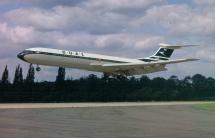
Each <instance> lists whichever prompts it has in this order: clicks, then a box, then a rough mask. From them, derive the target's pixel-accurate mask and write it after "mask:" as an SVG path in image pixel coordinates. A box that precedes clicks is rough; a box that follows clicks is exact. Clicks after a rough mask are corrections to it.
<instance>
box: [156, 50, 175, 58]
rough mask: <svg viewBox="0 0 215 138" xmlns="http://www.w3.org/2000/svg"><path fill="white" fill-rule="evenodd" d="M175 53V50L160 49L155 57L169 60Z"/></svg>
mask: <svg viewBox="0 0 215 138" xmlns="http://www.w3.org/2000/svg"><path fill="white" fill-rule="evenodd" d="M173 51H174V50H173V49H166V48H160V49H159V51H158V52H157V53H156V54H155V56H159V57H165V58H169V57H170V56H171V55H172V53H173Z"/></svg>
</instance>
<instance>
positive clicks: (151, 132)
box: [0, 102, 215, 138]
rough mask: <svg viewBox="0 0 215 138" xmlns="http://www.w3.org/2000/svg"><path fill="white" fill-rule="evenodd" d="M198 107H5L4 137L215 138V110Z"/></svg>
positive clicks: (1, 110) (0, 132)
mask: <svg viewBox="0 0 215 138" xmlns="http://www.w3.org/2000/svg"><path fill="white" fill-rule="evenodd" d="M135 104H136V106H135ZM194 104H196V103H193V102H192V103H190V102H189V103H186V102H170V103H169V102H167V103H165V102H162V103H82V104H79V103H75V104H71V103H68V104H65V103H64V104H0V138H59V137H64V138H67V137H68V138H73V137H74V138H202V137H204V138H214V137H215V112H213V111H206V110H201V109H197V108H196V107H194ZM53 105H55V107H54V106H53ZM63 105H64V106H63ZM72 105H73V106H72ZM81 105H82V106H81ZM93 105H94V106H93ZM98 105H99V106H98ZM49 106H50V108H49ZM21 107H23V108H21ZM24 107H25V108H24ZM31 107H32V108H31Z"/></svg>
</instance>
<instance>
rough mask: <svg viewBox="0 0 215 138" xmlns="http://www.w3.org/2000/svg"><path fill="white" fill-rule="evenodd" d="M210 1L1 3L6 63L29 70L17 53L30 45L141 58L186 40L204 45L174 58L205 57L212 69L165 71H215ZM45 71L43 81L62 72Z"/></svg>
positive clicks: (214, 18)
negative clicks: (167, 44) (165, 46)
mask: <svg viewBox="0 0 215 138" xmlns="http://www.w3.org/2000/svg"><path fill="white" fill-rule="evenodd" d="M210 4H213V3H211V1H199V0H194V1H193V3H190V2H189V3H188V2H186V1H182V2H180V3H171V1H168V2H167V1H166V0H150V1H149V0H134V1H132V2H131V1H129V0H117V1H115V0H108V1H107V0H99V1H98V0H80V1H79V0H72V1H66V0H46V1H42V0H38V1H33V0H28V1H26V0H23V1H15V2H14V1H10V0H9V1H8V0H4V1H1V2H0V6H2V5H3V7H4V8H5V9H7V10H4V11H3V12H2V13H1V15H2V16H1V17H0V40H1V45H0V48H1V51H0V58H1V60H0V63H1V64H2V65H4V64H16V63H22V65H23V66H25V69H27V64H24V62H21V61H20V60H18V59H16V55H17V53H18V52H20V51H21V50H23V49H25V48H30V47H48V48H57V49H68V50H77V51H85V52H92V53H100V54H107V55H115V56H123V57H132V58H137V57H138V58H139V57H145V56H150V55H151V54H152V53H153V52H155V51H156V50H157V48H158V45H157V44H158V43H160V42H164V43H171V44H175V43H185V44H201V45H202V47H201V48H192V49H184V50H181V51H176V52H175V53H174V55H173V56H174V57H176V58H181V57H187V56H189V57H196V58H201V59H202V61H199V62H198V63H199V64H200V65H201V66H202V67H204V65H205V66H208V67H210V69H209V68H207V67H206V68H204V70H203V69H202V68H200V67H199V68H198V69H197V68H196V67H198V64H197V63H195V64H194V63H190V64H185V65H184V64H183V65H180V66H177V65H175V66H169V67H170V68H169V69H170V71H169V72H168V73H160V74H161V75H167V74H170V73H172V74H176V75H181V76H183V75H187V74H189V73H198V72H202V73H203V74H204V72H205V74H210V72H211V70H213V69H215V67H212V68H211V66H210V65H209V63H212V62H213V61H214V60H215V58H214V57H215V56H213V52H214V46H213V44H214V43H215V40H214V32H215V27H214V24H215V15H214V12H215V9H214V7H213V6H210ZM14 5H18V6H14ZM206 45H207V46H206ZM191 51H192V52H191ZM193 66H194V67H195V68H194V67H193ZM2 68H3V66H2V67H1V68H0V70H1V69H2ZM11 68H13V65H11ZM187 68H189V70H187ZM183 70H186V72H185V71H183ZM44 71H45V72H46V71H47V72H49V74H48V75H45V74H42V73H39V74H38V76H37V77H38V78H39V80H43V79H46V77H43V76H48V77H49V78H51V79H54V78H55V74H56V70H54V69H51V68H48V67H45V69H44ZM77 72H79V71H78V70H75V71H74V72H73V71H71V73H70V74H72V73H75V74H76V76H81V74H84V73H86V72H82V71H81V72H79V73H77ZM88 73H89V72H87V73H86V74H88ZM77 74H78V75H77ZM172 74H171V75H172ZM156 75H157V74H156Z"/></svg>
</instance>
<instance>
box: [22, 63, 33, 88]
mask: <svg viewBox="0 0 215 138" xmlns="http://www.w3.org/2000/svg"><path fill="white" fill-rule="evenodd" d="M21 71H22V70H21ZM34 76H35V72H34V67H33V65H32V64H30V66H29V69H28V74H27V77H26V79H25V82H26V83H27V84H33V83H34V78H35V77H34Z"/></svg>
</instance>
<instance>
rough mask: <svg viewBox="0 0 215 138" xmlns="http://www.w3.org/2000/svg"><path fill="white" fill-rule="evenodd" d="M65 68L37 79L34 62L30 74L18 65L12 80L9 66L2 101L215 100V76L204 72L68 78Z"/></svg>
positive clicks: (1, 87)
mask: <svg viewBox="0 0 215 138" xmlns="http://www.w3.org/2000/svg"><path fill="white" fill-rule="evenodd" d="M65 74H66V72H65V68H62V67H59V69H58V74H57V75H56V80H55V81H53V82H51V81H43V82H35V81H34V80H35V69H34V67H33V65H32V64H30V66H29V69H28V72H27V75H26V77H25V78H24V77H23V72H22V67H21V66H20V65H18V66H17V67H16V69H15V75H14V79H13V81H12V82H10V81H9V71H8V67H7V66H6V67H5V69H4V71H3V74H2V77H1V81H0V102H109V101H173V100H183V101H184V100H215V79H214V78H212V77H205V76H203V75H201V74H196V75H193V76H186V77H184V78H183V79H179V78H178V77H177V76H174V75H173V76H171V77H170V78H168V79H165V78H161V77H156V78H152V79H150V78H149V77H147V76H145V75H143V76H141V77H140V78H135V77H129V78H128V77H124V76H114V77H110V76H109V75H108V74H105V73H104V74H103V76H102V77H97V76H96V75H94V74H91V75H89V76H87V77H81V78H79V79H66V80H65Z"/></svg>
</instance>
